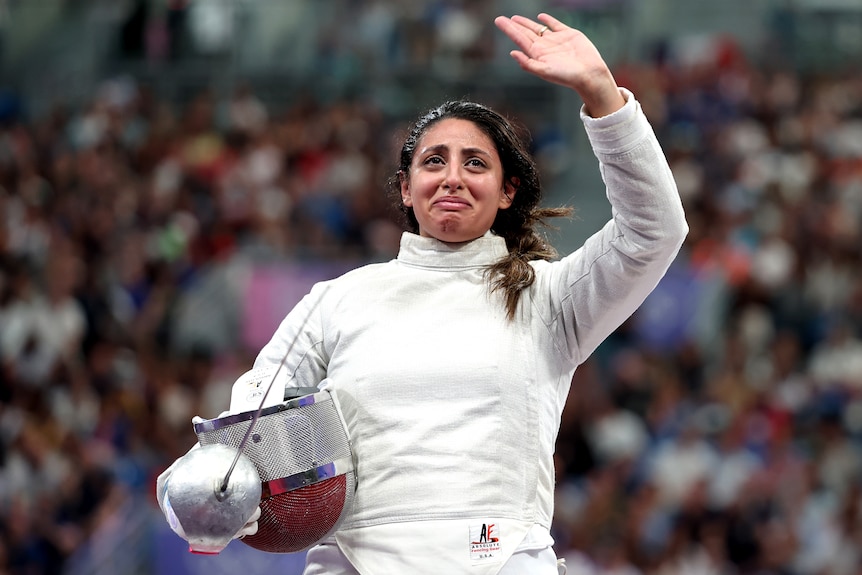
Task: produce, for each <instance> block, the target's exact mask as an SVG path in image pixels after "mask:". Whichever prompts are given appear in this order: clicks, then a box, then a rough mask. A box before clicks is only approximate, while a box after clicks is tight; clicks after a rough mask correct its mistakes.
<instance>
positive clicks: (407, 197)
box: [398, 172, 413, 208]
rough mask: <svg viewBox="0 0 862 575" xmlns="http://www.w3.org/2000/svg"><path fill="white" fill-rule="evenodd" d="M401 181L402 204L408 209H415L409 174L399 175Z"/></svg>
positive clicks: (402, 173)
mask: <svg viewBox="0 0 862 575" xmlns="http://www.w3.org/2000/svg"><path fill="white" fill-rule="evenodd" d="M398 177H399V179H400V180H401V202H402V203H403V204H404V205H405V206H406V207H408V208H412V207H413V196H412V195H411V194H410V181H409V180H408V178H407V174H405V173H404V172H401V173H399V174H398Z"/></svg>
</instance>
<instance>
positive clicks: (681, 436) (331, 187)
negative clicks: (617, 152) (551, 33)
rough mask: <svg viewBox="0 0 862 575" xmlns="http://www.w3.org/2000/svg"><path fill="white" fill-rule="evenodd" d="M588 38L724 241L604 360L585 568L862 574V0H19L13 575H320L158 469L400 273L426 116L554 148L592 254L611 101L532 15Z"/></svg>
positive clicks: (0, 163)
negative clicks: (376, 267) (547, 52)
mask: <svg viewBox="0 0 862 575" xmlns="http://www.w3.org/2000/svg"><path fill="white" fill-rule="evenodd" d="M539 11H548V12H550V13H552V14H554V15H555V16H557V17H558V18H559V19H560V20H562V21H564V22H566V23H568V24H570V25H572V26H576V27H578V28H580V29H581V30H583V31H584V32H586V33H587V35H588V36H590V37H591V39H592V40H593V41H594V42H595V43H596V44H597V46H598V47H599V48H600V50H601V51H602V53H603V54H604V55H605V57H606V59H607V60H608V62H609V63H610V64H611V65H612V67H613V69H614V72H615V74H616V76H617V79H618V82H619V83H620V84H622V85H624V86H626V87H629V88H630V89H632V90H633V91H634V92H635V94H636V95H637V97H638V99H639V100H640V101H641V102H642V104H643V106H644V109H645V110H646V112H647V115H648V116H649V118H650V120H651V122H652V124H653V126H654V127H655V130H656V132H657V133H658V135H659V138H660V140H661V142H662V145H663V147H664V149H665V151H666V153H667V155H668V158H669V160H670V162H671V165H672V167H673V170H674V173H675V175H676V178H677V182H678V185H679V189H680V193H681V195H682V198H683V201H684V203H685V206H686V210H687V214H688V219H689V223H690V226H691V233H690V235H689V236H688V238H687V241H686V244H685V246H684V247H683V249H682V251H681V253H680V255H679V257H678V258H677V261H676V262H675V263H674V265H673V267H672V268H671V270H670V272H669V273H668V275H667V277H666V278H665V279H664V280H663V281H662V282H661V284H660V285H659V287H658V288H657V290H656V291H655V293H653V294H652V295H651V296H650V297H649V299H648V300H647V301H646V303H645V304H644V305H643V306H642V307H641V309H640V310H639V311H638V312H637V313H636V314H635V315H634V316H633V317H632V318H631V320H629V321H628V322H627V323H626V324H625V325H624V326H622V327H621V328H620V329H619V330H617V332H616V333H615V334H613V336H612V337H611V338H610V339H609V340H608V341H607V342H606V343H605V344H603V345H602V346H601V348H599V350H598V351H597V352H596V353H595V354H594V355H593V356H592V357H591V358H590V359H589V360H588V361H587V362H586V363H585V364H584V365H583V366H582V367H581V368H580V369H579V370H578V371H577V373H576V375H575V378H574V382H573V388H572V389H573V391H572V393H571V395H570V398H569V404H568V405H567V408H566V411H565V413H564V417H563V422H562V428H561V431H560V437H559V441H558V449H557V462H556V463H557V472H558V478H557V481H558V488H557V506H556V519H555V524H554V528H553V534H554V536H555V539H556V550H557V553H558V555H559V556H561V557H566V558H567V559H568V562H569V572H570V573H575V574H576V575H599V574H616V575H623V574H626V575H629V574H635V575H636V574H645V575H646V574H650V575H653V574H655V575H672V574H680V573H686V574H695V575H700V574H704V575H707V574H710V575H711V574H715V575H725V574H749V573H752V574H753V573H757V574H782V575H797V574H798V575H857V574H859V573H862V551H860V547H859V542H860V541H862V539H860V538H862V490H860V486H862V484H860V470H862V450H860V448H861V447H862V339H860V338H862V281H860V279H861V278H860V274H862V237H860V225H862V74H860V62H862V2H860V1H859V0H724V1H722V2H706V1H701V0H592V1H590V0H524V1H514V0H469V1H468V0H461V1H459V0H410V1H409V2H407V1H403V2H402V1H398V0H289V1H286V0H0V79H2V81H0V574H2V575H8V574H15V575H31V574H33V575H41V574H64V575H85V574H94V575H95V574H98V575H102V574H104V575H107V574H119V575H126V574H128V575H139V574H140V575H143V574H159V575H161V574H165V575H174V574H179V575H184V574H189V575H191V574H197V573H207V574H212V575H216V574H221V573H225V574H227V573H232V574H233V573H236V572H237V571H240V570H245V572H248V573H264V572H268V570H269V569H277V570H278V572H279V573H280V574H282V575H291V574H299V573H300V572H301V569H302V567H301V566H302V559H303V558H302V556H301V555H270V554H264V553H260V552H256V551H254V550H251V549H250V548H248V547H246V546H244V545H243V544H241V543H238V542H234V543H232V544H231V545H229V546H228V549H227V550H226V551H225V552H223V553H222V554H221V555H220V556H217V557H199V556H193V555H191V554H189V553H188V552H187V551H186V546H185V545H184V543H183V542H182V541H181V540H180V539H179V538H178V537H176V536H175V535H174V534H173V533H172V532H171V531H170V530H169V529H168V527H167V525H166V523H165V521H164V519H163V517H162V515H161V513H160V512H159V511H158V508H157V506H156V502H155V497H154V481H155V477H156V475H157V474H158V473H159V472H161V471H162V470H163V469H164V468H165V467H167V465H169V464H170V463H171V462H172V461H173V460H174V459H175V458H176V457H178V456H180V455H181V454H182V453H184V452H185V451H186V450H187V449H188V448H189V446H190V445H191V444H192V443H193V442H194V440H195V437H194V434H193V431H192V427H191V423H190V420H191V417H192V416H193V415H201V416H204V417H215V416H216V415H218V413H220V412H221V411H222V410H223V409H224V408H225V406H226V405H227V404H228V402H229V392H230V386H231V384H232V383H233V382H234V381H235V379H236V378H237V377H238V376H239V375H240V374H241V373H243V372H244V371H245V370H246V369H248V368H249V366H250V364H251V361H252V360H253V358H254V356H255V354H256V353H257V351H258V349H259V348H260V347H261V346H262V345H263V344H264V343H265V342H266V341H267V340H268V338H269V336H270V335H271V333H272V332H273V330H274V329H275V327H276V325H277V324H278V322H279V321H280V320H281V318H282V317H283V315H284V314H285V313H286V312H287V311H288V310H289V309H290V308H291V307H292V306H293V304H294V303H295V302H296V301H297V300H298V298H299V297H301V295H302V294H304V293H305V292H306V291H307V290H308V289H309V287H310V286H311V285H312V284H313V283H314V282H316V281H318V280H321V279H325V278H329V277H333V276H334V275H337V274H339V273H341V272H343V271H345V270H347V269H350V268H352V267H355V266H357V265H361V264H364V263H368V262H374V261H383V260H387V259H390V258H392V257H393V256H394V254H395V252H396V249H397V243H398V237H399V235H400V228H399V227H398V226H397V225H396V224H395V223H394V220H393V217H392V215H393V212H392V211H391V208H390V206H389V205H388V204H387V201H386V199H385V198H384V194H383V188H384V185H385V182H386V179H387V178H388V176H389V175H390V173H391V172H392V170H393V166H394V160H395V152H396V149H397V148H396V146H397V145H398V142H399V140H398V138H399V136H400V135H401V134H402V133H403V130H404V128H405V126H406V124H407V122H409V121H410V120H412V119H413V118H414V117H415V116H416V115H417V114H418V113H419V112H420V111H422V110H424V109H425V108H427V107H430V106H432V105H434V104H438V103H440V102H442V101H443V100H445V99H450V98H471V99H476V100H479V101H482V102H484V103H486V104H489V105H491V106H494V107H496V108H498V109H500V110H501V111H503V112H505V113H507V114H510V115H512V116H514V117H516V118H518V119H519V120H520V121H521V122H522V123H523V124H524V125H525V126H526V127H528V128H529V130H530V132H531V134H532V136H533V147H534V152H535V154H536V157H537V159H538V161H539V164H540V166H541V169H542V174H543V177H544V186H545V188H546V193H547V198H546V204H548V205H562V204H566V205H572V206H574V207H575V208H576V210H577V212H576V216H575V217H574V218H573V219H572V220H571V221H565V222H562V223H561V224H560V227H559V229H558V230H552V231H550V232H549V239H550V240H551V242H552V243H554V245H556V246H557V247H558V248H559V249H560V251H561V252H564V253H565V252H569V251H572V250H573V249H575V248H577V246H578V245H580V243H581V242H582V241H583V240H584V238H586V237H587V236H588V235H589V234H591V233H593V232H594V231H596V230H597V229H598V228H599V227H601V225H602V224H603V223H604V221H605V220H606V219H607V217H608V216H609V215H610V209H609V207H608V206H607V202H606V199H605V197H604V190H603V186H602V183H601V180H600V177H599V173H598V169H597V166H596V162H595V159H594V158H593V157H592V155H591V152H590V150H589V147H588V145H587V143H586V140H585V137H584V135H583V129H582V127H581V125H580V122H579V119H578V107H579V105H580V102H579V100H578V98H577V96H576V95H575V94H573V93H569V92H567V91H565V90H563V89H561V88H559V87H556V86H550V85H545V84H542V83H541V82H539V81H537V80H534V79H533V78H532V77H529V76H527V75H526V74H524V73H522V72H521V71H520V70H519V69H518V67H517V66H516V65H515V64H514V63H513V61H511V59H510V58H509V56H508V51H509V50H510V48H511V46H510V44H509V41H508V40H507V39H506V38H505V37H504V36H503V35H502V34H501V33H499V32H498V31H497V30H496V29H495V28H494V27H493V24H492V20H493V18H494V16H496V15H498V14H506V15H510V14H513V13H521V14H525V15H529V16H533V15H535V14H536V13H538V12H539Z"/></svg>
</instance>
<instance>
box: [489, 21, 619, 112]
mask: <svg viewBox="0 0 862 575" xmlns="http://www.w3.org/2000/svg"><path fill="white" fill-rule="evenodd" d="M539 18H540V19H541V20H542V22H536V21H534V20H530V19H529V18H524V17H523V16H512V17H511V18H506V17H505V16H500V17H498V18H497V19H496V20H495V21H494V22H495V24H496V25H497V27H498V28H500V30H502V31H503V32H504V33H505V34H506V35H507V36H508V37H509V38H510V39H511V40H512V41H513V42H514V43H515V45H516V46H517V47H518V48H519V49H518V50H512V52H511V54H512V57H513V58H514V59H515V60H516V61H517V62H518V64H519V65H520V66H521V68H523V69H524V70H526V71H527V72H530V73H531V74H535V75H536V76H538V77H540V78H542V79H544V80H547V81H549V82H554V83H556V84H561V85H563V86H567V87H569V88H572V89H574V90H576V91H577V92H578V93H579V94H580V95H581V96H582V97H583V98H584V100H585V101H586V100H599V101H602V100H607V99H608V98H613V97H614V96H615V95H616V94H618V90H617V87H616V83H615V82H614V80H613V76H612V74H611V72H610V70H609V69H608V66H607V64H606V63H605V61H604V59H603V58H602V56H601V54H599V51H598V50H597V49H596V47H595V45H594V44H593V43H592V42H591V41H590V39H589V38H587V37H586V36H585V35H584V34H583V33H582V32H580V31H579V30H575V29H574V28H570V27H568V26H566V25H565V24H563V23H562V22H560V21H559V20H556V19H555V18H553V17H551V16H548V15H547V14H541V15H540V16H539ZM543 27H545V29H546V30H547V31H546V32H545V33H543V34H539V32H540V31H541V30H542V28H543Z"/></svg>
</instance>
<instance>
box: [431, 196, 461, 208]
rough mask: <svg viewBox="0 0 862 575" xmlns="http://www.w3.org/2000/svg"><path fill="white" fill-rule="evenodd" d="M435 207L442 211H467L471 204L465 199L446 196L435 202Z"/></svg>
mask: <svg viewBox="0 0 862 575" xmlns="http://www.w3.org/2000/svg"><path fill="white" fill-rule="evenodd" d="M433 205H434V207H435V208H440V209H442V210H465V209H467V208H469V207H470V203H469V202H467V200H464V199H463V198H458V197H454V196H446V197H443V198H440V199H438V200H435V201H434V204H433Z"/></svg>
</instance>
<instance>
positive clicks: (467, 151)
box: [420, 144, 491, 157]
mask: <svg viewBox="0 0 862 575" xmlns="http://www.w3.org/2000/svg"><path fill="white" fill-rule="evenodd" d="M448 150H449V146H447V145H446V144H437V145H435V146H428V147H427V148H422V150H421V151H420V155H425V154H428V153H434V154H439V153H440V152H444V151H448ZM462 152H463V154H464V155H465V156H485V157H491V154H490V153H488V151H487V150H484V149H482V148H464V149H463V150H462Z"/></svg>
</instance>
